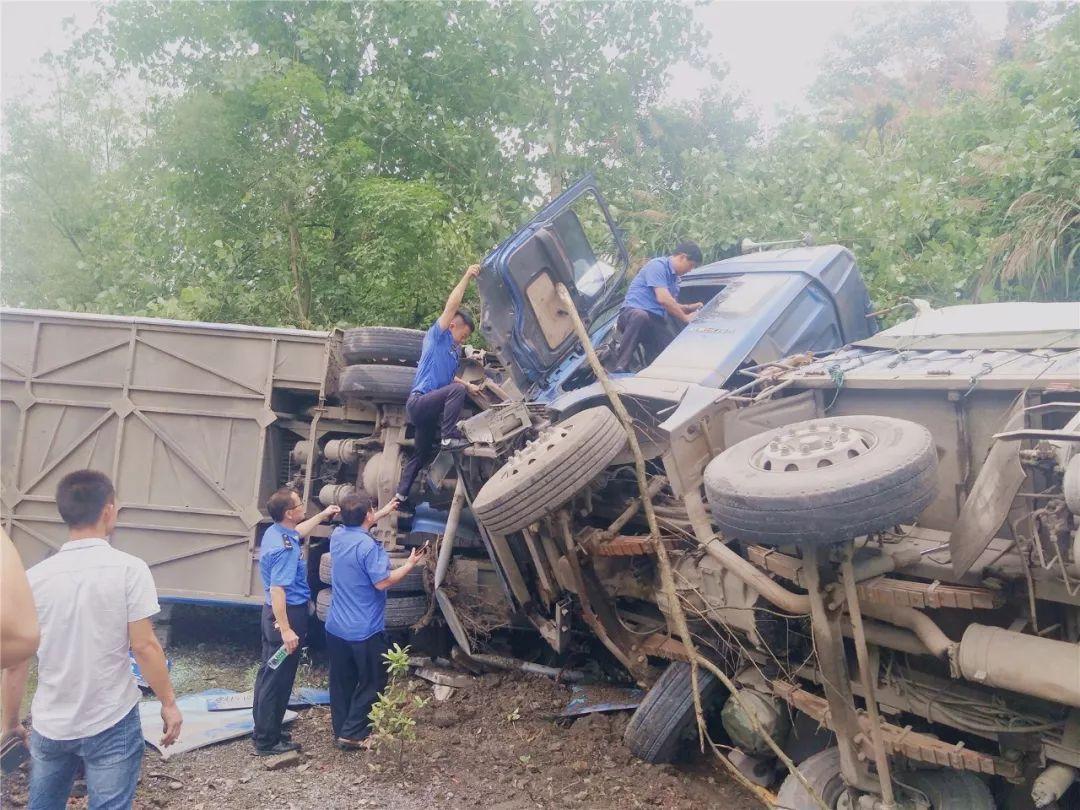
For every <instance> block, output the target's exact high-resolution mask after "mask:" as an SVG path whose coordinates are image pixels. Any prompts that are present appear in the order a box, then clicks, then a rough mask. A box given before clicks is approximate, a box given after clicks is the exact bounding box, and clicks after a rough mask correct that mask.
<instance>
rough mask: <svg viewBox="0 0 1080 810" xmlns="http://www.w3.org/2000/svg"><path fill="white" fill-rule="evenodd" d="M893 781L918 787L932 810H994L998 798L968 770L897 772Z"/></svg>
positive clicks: (916, 788)
mask: <svg viewBox="0 0 1080 810" xmlns="http://www.w3.org/2000/svg"><path fill="white" fill-rule="evenodd" d="M893 781H894V782H897V783H898V784H901V785H903V786H905V787H909V788H914V789H915V790H917V791H918V792H919V793H921V794H923V795H924V796H925V797H926V798H927V799H929V800H930V807H931V808H932V810H952V808H954V807H955V808H960V807H962V808H964V810H994V808H995V807H997V805H996V804H995V803H994V796H993V794H991V793H990V788H989V787H987V785H986V782H984V781H983V780H982V779H980V778H979V777H978V776H977V775H975V774H973V773H970V772H968V771H951V770H945V769H943V770H937V771H908V772H902V773H894V774H893Z"/></svg>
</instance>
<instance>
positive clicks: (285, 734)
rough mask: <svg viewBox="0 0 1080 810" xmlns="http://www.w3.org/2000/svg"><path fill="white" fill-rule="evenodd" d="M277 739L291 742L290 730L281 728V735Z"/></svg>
mask: <svg viewBox="0 0 1080 810" xmlns="http://www.w3.org/2000/svg"><path fill="white" fill-rule="evenodd" d="M279 739H280V740H281V741H282V742H285V743H291V742H292V732H291V731H286V730H285V729H282V730H281V737H280V738H279Z"/></svg>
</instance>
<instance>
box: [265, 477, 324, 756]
mask: <svg viewBox="0 0 1080 810" xmlns="http://www.w3.org/2000/svg"><path fill="white" fill-rule="evenodd" d="M266 511H267V512H269V513H270V518H271V519H272V520H273V521H274V525H272V526H270V527H268V528H267V529H266V531H265V532H263V536H262V543H261V544H260V547H259V549H260V550H259V573H260V574H261V575H262V584H263V593H264V597H265V601H264V603H263V611H262V666H261V667H259V674H258V675H256V676H255V698H254V704H253V705H252V707H251V712H252V714H253V715H254V718H255V732H254V734H253V735H252V739H253V742H254V744H255V753H256V754H258V755H259V756H269V755H271V754H283V753H285V752H286V751H295V750H297V749H298V748H299V747H300V746H298V745H297V744H296V743H294V742H293V741H292V740H291V739H290V737H289V734H288V733H287V732H284V731H282V729H281V721H282V720H283V719H284V717H285V710H286V709H287V708H288V706H289V695H290V694H292V688H293V682H294V681H295V680H296V666H297V664H298V663H299V661H300V656H299V655H298V654H297V649H298V648H299V647H302V646H303V644H304V638H305V636H306V635H307V623H308V602H309V601H310V600H311V588H310V587H309V586H308V581H307V563H306V561H305V560H304V557H303V555H302V554H301V553H300V543H301V541H302V540H303V538H305V537H307V536H308V535H309V534H311V532H312V531H313V530H314V529H315V527H316V526H318V525H319V524H320V523H322V522H323V521H324V520H326V519H327V518H330V517H333V516H334V515H336V514H337V513H338V511H339V509H338V507H336V506H328V507H326V508H325V509H324V510H322V511H321V512H319V514H317V515H315V516H314V517H311V518H308V519H307V520H304V504H303V502H302V501H301V500H300V496H299V495H297V494H296V492H294V491H293V490H291V489H288V488H287V487H286V488H282V489H279V490H278V491H277V492H275V493H274V494H273V495H271V496H270V499H269V500H268V501H267V502H266ZM282 644H284V645H285V649H286V650H287V651H288V653H289V655H288V657H286V658H285V660H284V661H283V662H282V663H281V665H280V666H278V668H277V669H270V666H269V664H268V663H267V662H268V661H269V660H270V657H271V656H272V655H273V654H274V653H276V652H277V651H278V649H279V648H280V647H281V645H282Z"/></svg>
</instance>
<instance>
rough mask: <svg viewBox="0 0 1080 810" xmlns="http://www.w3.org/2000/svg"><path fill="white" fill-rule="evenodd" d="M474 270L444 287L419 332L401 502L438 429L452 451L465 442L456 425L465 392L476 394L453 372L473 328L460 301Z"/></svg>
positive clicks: (430, 454)
mask: <svg viewBox="0 0 1080 810" xmlns="http://www.w3.org/2000/svg"><path fill="white" fill-rule="evenodd" d="M478 275H480V265H478V264H474V265H471V266H470V267H469V269H468V270H466V271H465V275H463V276H462V277H461V280H460V281H459V282H458V283H457V286H455V287H454V289H452V290H451V291H450V295H449V296H448V297H447V299H446V305H445V306H444V307H443V311H442V314H441V315H439V318H438V320H436V321H435V323H433V324H432V325H431V328H430V329H428V332H427V334H426V335H425V336H424V347H423V349H422V351H421V354H420V363H419V364H418V365H417V367H416V376H415V377H414V378H413V386H412V392H411V393H410V394H409V399H408V400H407V401H406V403H405V414H406V416H407V417H408V419H409V421H410V422H412V424H413V428H414V430H415V436H414V440H415V444H414V447H413V457H412V458H411V459H409V463H408V464H406V465H405V469H404V471H403V472H402V474H401V483H400V484H399V485H398V488H397V496H396V497H397V500H398V502H399V503H401V504H404V503H406V502H407V501H408V499H409V490H411V489H412V485H413V483H414V482H415V481H416V476H417V475H419V474H420V470H421V469H423V468H424V466H425V465H427V464H429V463H430V462H431V461H432V460H433V459H434V458H435V455H436V452H437V449H438V446H439V443H438V438H439V434H440V429H441V433H442V442H441V447H442V449H444V450H455V449H459V448H461V447H464V446H465V445H466V444H468V442H467V441H466V440H465V438H464V436H462V435H461V433H460V431H458V429H457V427H456V425H457V422H458V419H459V418H460V417H461V408H462V406H464V404H465V395H466V394H473V395H474V396H475V395H477V394H479V393H480V388H479V387H478V386H477V385H475V384H473V383H470V382H465V381H464V380H462V379H460V378H459V377H457V376H456V374H457V370H458V363H459V362H460V361H461V344H463V343H464V342H465V341H466V340H468V339H469V335H471V334H472V333H473V327H474V322H473V317H472V315H471V314H470V313H469V311H468V310H466V309H462V307H461V301H462V299H463V298H464V297H465V290H466V289H468V287H469V282H470V281H472V280H473V279H474V278H476V277H477V276H478Z"/></svg>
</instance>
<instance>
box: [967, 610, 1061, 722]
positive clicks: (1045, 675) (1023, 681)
mask: <svg viewBox="0 0 1080 810" xmlns="http://www.w3.org/2000/svg"><path fill="white" fill-rule="evenodd" d="M957 661H958V664H959V666H960V674H961V675H963V676H964V677H965V678H966V679H967V680H969V681H973V682H975V683H981V684H984V685H986V686H994V687H997V688H998V689H1008V690H1010V691H1012V692H1019V693H1020V694H1022V695H1031V696H1032V697H1037V698H1042V699H1043V700H1049V701H1051V702H1052V703H1064V704H1066V705H1068V706H1075V707H1078V708H1080V644H1070V643H1069V642H1067V641H1054V640H1053V639H1049V638H1042V637H1040V636H1029V635H1025V634H1024V633H1015V632H1013V631H1012V630H1005V629H1003V628H1001V627H987V626H986V625H982V624H971V625H968V628H967V630H965V631H964V636H963V638H961V639H960V651H959V653H958V655H957Z"/></svg>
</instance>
